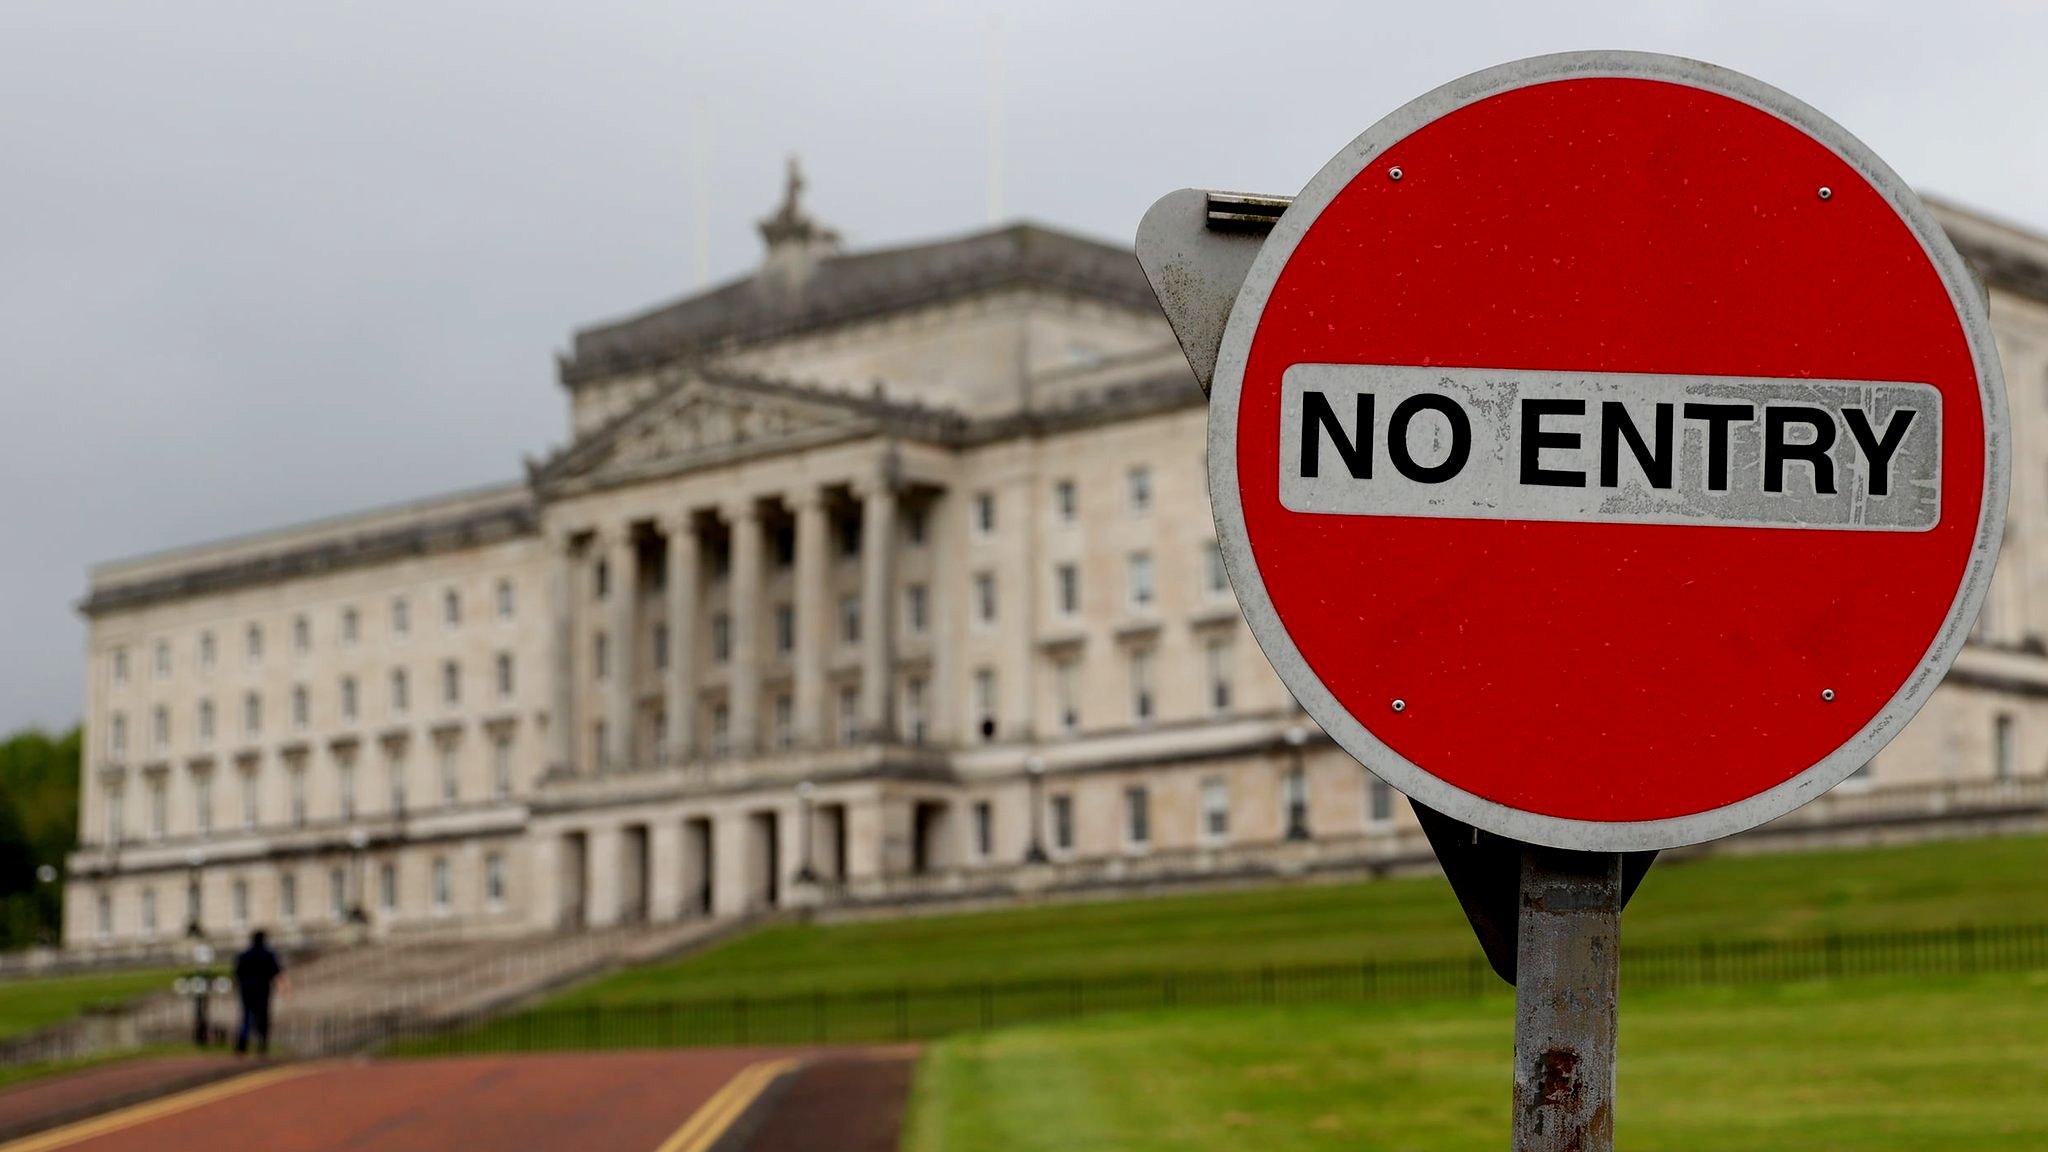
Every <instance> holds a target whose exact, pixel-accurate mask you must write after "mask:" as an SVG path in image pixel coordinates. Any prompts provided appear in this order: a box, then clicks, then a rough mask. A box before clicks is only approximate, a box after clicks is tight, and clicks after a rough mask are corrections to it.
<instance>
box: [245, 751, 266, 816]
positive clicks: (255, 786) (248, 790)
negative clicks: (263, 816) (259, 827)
mask: <svg viewBox="0 0 2048 1152" xmlns="http://www.w3.org/2000/svg"><path fill="white" fill-rule="evenodd" d="M262 802H263V792H262V779H261V777H260V776H259V775H258V774H257V768H256V766H255V765H254V764H251V765H249V766H248V767H246V768H244V769H242V830H243V831H245V832H246V831H248V830H249V829H252V828H254V827H256V816H257V813H258V811H259V810H260V809H261V807H262Z"/></svg>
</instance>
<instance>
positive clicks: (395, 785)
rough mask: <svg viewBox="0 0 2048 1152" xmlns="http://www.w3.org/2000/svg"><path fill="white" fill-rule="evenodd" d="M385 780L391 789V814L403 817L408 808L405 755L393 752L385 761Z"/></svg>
mask: <svg viewBox="0 0 2048 1152" xmlns="http://www.w3.org/2000/svg"><path fill="white" fill-rule="evenodd" d="M384 779H385V783H386V784H387V785H388V786H389V788H390V793H391V795H390V799H391V814H392V815H394V816H402V815H404V814H405V808H406V799H407V796H406V791H407V790H406V781H405V755H404V754H403V753H401V752H397V751H395V750H394V751H392V752H391V753H389V754H388V755H387V756H386V758H385V761H384Z"/></svg>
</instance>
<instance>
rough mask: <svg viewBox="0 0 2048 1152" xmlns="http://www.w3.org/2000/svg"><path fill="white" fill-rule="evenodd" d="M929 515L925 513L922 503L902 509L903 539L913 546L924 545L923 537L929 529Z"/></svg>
mask: <svg viewBox="0 0 2048 1152" xmlns="http://www.w3.org/2000/svg"><path fill="white" fill-rule="evenodd" d="M930 521H931V517H930V516H928V515H926V514H925V507H924V505H922V504H919V505H914V506H912V507H909V508H905V509H904V510H903V539H904V542H905V543H907V544H909V545H910V546H911V547H913V548H922V547H924V542H925V537H926V536H927V535H928V534H929V533H930V531H931V523H930Z"/></svg>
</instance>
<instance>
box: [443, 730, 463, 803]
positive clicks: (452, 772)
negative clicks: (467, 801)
mask: <svg viewBox="0 0 2048 1152" xmlns="http://www.w3.org/2000/svg"><path fill="white" fill-rule="evenodd" d="M440 754H441V759H440V771H439V773H438V774H439V776H440V777H441V803H443V804H453V803H455V802H456V801H458V800H460V799H462V750H461V747H460V746H459V745H458V744H457V743H456V742H455V741H453V740H443V741H442V742H441V746H440Z"/></svg>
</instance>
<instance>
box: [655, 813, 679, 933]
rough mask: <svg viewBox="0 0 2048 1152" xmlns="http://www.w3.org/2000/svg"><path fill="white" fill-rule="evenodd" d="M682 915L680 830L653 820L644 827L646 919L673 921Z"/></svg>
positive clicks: (672, 823)
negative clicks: (645, 847) (645, 835)
mask: <svg viewBox="0 0 2048 1152" xmlns="http://www.w3.org/2000/svg"><path fill="white" fill-rule="evenodd" d="M682 914H683V826H682V825H681V824H679V823H677V822H676V821H675V820H672V819H670V820H655V821H653V822H652V823H650V824H649V825H648V826H647V918H648V919H649V920H653V921H655V922H657V923H658V922H660V921H663V920H674V919H676V918H677V917H680V916H681V915H682Z"/></svg>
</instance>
